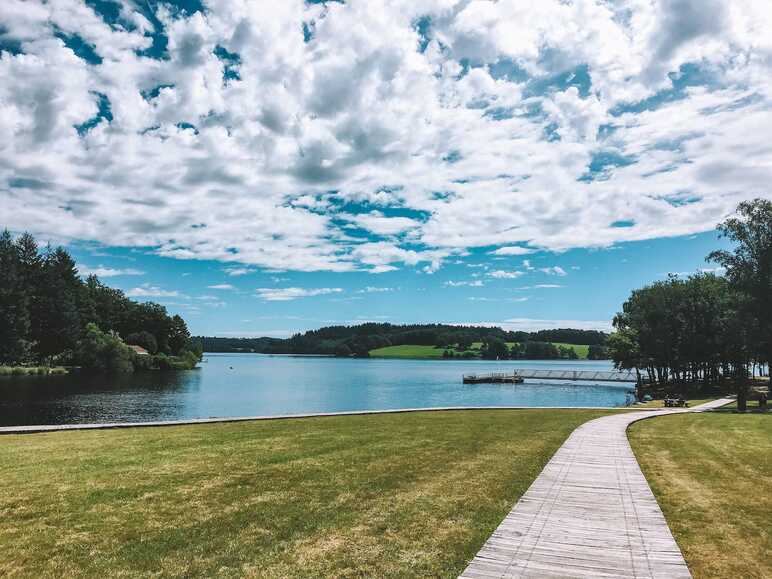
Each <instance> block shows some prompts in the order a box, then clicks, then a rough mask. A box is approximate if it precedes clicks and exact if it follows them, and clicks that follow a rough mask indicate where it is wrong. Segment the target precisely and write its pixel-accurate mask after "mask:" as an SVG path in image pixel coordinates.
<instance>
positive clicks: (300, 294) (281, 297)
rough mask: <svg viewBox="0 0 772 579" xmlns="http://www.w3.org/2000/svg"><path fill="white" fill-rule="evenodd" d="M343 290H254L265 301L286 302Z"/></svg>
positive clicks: (329, 288) (287, 288)
mask: <svg viewBox="0 0 772 579" xmlns="http://www.w3.org/2000/svg"><path fill="white" fill-rule="evenodd" d="M342 291H343V290H342V289H341V288H339V287H323V288H313V289H310V288H301V287H285V288H258V289H256V290H255V292H256V293H257V296H258V297H259V298H260V299H262V300H264V301H267V302H287V301H291V300H296V299H298V298H307V297H312V296H323V295H327V294H337V293H341V292H342Z"/></svg>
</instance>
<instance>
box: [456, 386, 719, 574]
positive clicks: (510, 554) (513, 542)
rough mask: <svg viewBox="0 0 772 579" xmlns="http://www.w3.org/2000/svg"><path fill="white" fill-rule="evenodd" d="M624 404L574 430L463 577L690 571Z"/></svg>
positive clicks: (645, 415)
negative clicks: (630, 437) (633, 443)
mask: <svg viewBox="0 0 772 579" xmlns="http://www.w3.org/2000/svg"><path fill="white" fill-rule="evenodd" d="M728 402H729V400H728V399H723V400H720V401H715V402H710V403H708V404H703V405H701V406H697V407H695V408H686V409H673V410H662V411H654V412H652V411H643V412H625V413H620V414H615V415H613V416H606V417H603V418H598V419H596V420H592V421H590V422H587V423H585V424H583V425H582V426H580V427H579V428H577V429H576V430H574V432H573V433H571V435H570V436H569V437H568V439H567V440H566V441H565V443H563V445H562V446H561V447H560V448H559V449H558V451H557V452H556V453H555V455H554V456H553V457H552V459H551V460H550V461H549V462H548V463H547V466H545V467H544V470H543V471H542V472H541V474H540V475H539V476H538V477H537V478H536V480H535V481H534V482H533V484H531V486H530V488H529V489H528V491H526V493H525V494H524V495H523V496H522V497H521V498H520V500H519V501H518V502H517V504H516V505H515V506H514V508H513V509H512V511H510V513H509V514H508V515H507V517H506V518H505V519H504V521H503V522H502V523H501V525H499V527H498V528H497V529H496V530H495V531H494V533H493V535H491V537H490V538H489V539H488V541H487V542H486V543H485V545H483V547H482V549H480V552H479V553H478V554H477V555H476V556H475V558H474V559H473V560H472V562H471V563H470V564H469V566H468V567H467V568H466V570H465V571H464V572H463V573H462V574H461V577H464V578H466V577H469V578H479V579H483V578H491V577H636V578H637V577H663V578H674V577H691V574H690V573H689V569H688V568H687V566H686V563H685V562H684V558H683V556H682V555H681V551H680V549H679V548H678V545H677V544H676V542H675V540H674V539H673V535H672V534H671V533H670V529H669V528H668V526H667V523H666V522H665V518H664V516H663V515H662V511H661V510H660V508H659V505H658V504H657V501H656V499H655V498H654V495H653V494H652V492H651V489H650V488H649V485H648V483H647V482H646V479H645V478H644V476H643V473H642V472H641V469H640V467H639V466H638V462H637V461H636V460H635V456H634V455H633V451H632V449H631V448H630V444H629V442H628V441H627V434H626V431H627V427H628V425H630V424H631V423H633V422H635V421H637V420H641V419H643V418H650V417H652V416H661V415H663V414H677V413H682V412H694V411H701V410H707V409H710V408H715V407H718V406H722V405H723V404H726V403H728Z"/></svg>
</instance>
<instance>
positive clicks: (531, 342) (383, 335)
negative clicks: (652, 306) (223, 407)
mask: <svg viewBox="0 0 772 579" xmlns="http://www.w3.org/2000/svg"><path fill="white" fill-rule="evenodd" d="M606 338H607V334H605V333H604V332H600V331H595V330H579V329H574V328H564V329H555V330H540V331H538V332H522V331H518V332H513V331H507V330H503V329H502V328H500V327H495V326H493V327H480V326H454V325H449V324H406V325H396V324H378V323H366V324H359V325H354V326H327V327H324V328H319V329H318V330H309V331H307V332H305V333H302V334H296V335H294V336H292V337H291V338H288V339H279V338H268V337H262V338H218V337H207V336H199V337H197V338H196V339H197V340H200V341H201V343H202V344H203V347H204V351H205V352H257V353H263V354H321V355H331V356H358V357H368V356H370V355H374V356H381V355H384V353H385V355H387V356H390V357H394V354H395V353H398V357H418V358H427V357H432V358H434V357H438V358H441V357H444V352H445V350H448V351H449V352H453V353H454V354H456V353H463V352H467V351H471V352H472V353H471V354H470V355H471V356H474V357H478V356H481V357H494V358H495V357H499V358H502V357H507V358H508V357H524V356H529V357H531V358H532V359H533V358H541V359H553V358H561V357H562V358H568V357H572V356H571V355H570V354H568V353H567V351H568V350H571V351H575V352H576V355H577V357H579V358H582V357H591V358H592V357H603V356H601V355H600V352H601V350H602V349H603V345H604V344H605V342H606ZM561 346H562V347H563V350H561V349H560V347H561ZM591 346H592V347H593V348H591ZM513 347H514V348H513ZM395 348H396V349H395ZM384 349H386V350H384Z"/></svg>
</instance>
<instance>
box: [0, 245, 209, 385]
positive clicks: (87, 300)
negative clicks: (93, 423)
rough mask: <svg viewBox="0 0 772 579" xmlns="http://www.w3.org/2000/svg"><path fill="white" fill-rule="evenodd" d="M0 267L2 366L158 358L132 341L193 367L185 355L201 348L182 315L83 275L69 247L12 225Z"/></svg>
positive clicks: (131, 364)
mask: <svg viewBox="0 0 772 579" xmlns="http://www.w3.org/2000/svg"><path fill="white" fill-rule="evenodd" d="M0 271H2V272H3V275H2V278H1V279H0V364H7V365H28V364H41V365H50V364H54V363H56V364H72V365H79V366H82V367H84V368H89V369H94V370H109V371H130V370H132V369H134V368H135V367H138V368H144V367H158V366H159V365H160V364H154V362H155V361H156V359H155V358H154V357H149V356H147V357H145V356H137V355H136V354H135V353H134V352H133V351H131V350H130V349H129V348H128V347H127V346H126V344H136V345H141V346H142V347H144V348H146V349H147V350H148V351H149V352H150V353H151V354H155V353H156V352H158V353H160V354H164V355H166V356H173V357H175V359H174V360H173V362H174V363H175V364H181V363H183V362H184V363H185V364H186V365H188V366H190V364H189V357H187V355H186V353H187V352H190V351H194V352H196V351H198V352H200V347H198V346H197V345H196V344H195V343H194V342H192V341H191V338H190V332H189V331H188V328H187V325H186V324H185V320H183V319H182V318H181V317H180V316H177V315H175V316H170V315H169V313H168V312H167V311H166V308H165V307H163V306H161V305H159V304H155V303H152V302H146V303H137V302H134V301H132V300H130V299H129V298H127V297H126V296H125V295H124V294H123V292H122V291H120V290H117V289H113V288H110V287H107V286H105V285H103V284H102V283H101V282H100V281H99V279H98V278H97V277H96V276H93V275H92V276H89V277H88V278H87V279H86V280H85V281H84V280H82V279H81V278H80V276H79V275H78V270H77V268H76V266H75V262H74V261H73V259H72V257H71V256H70V255H69V253H67V251H65V250H64V249H63V248H61V247H58V248H51V247H48V248H46V249H45V250H44V251H43V252H41V251H40V250H39V249H38V246H37V243H36V242H35V239H34V238H33V237H32V236H31V235H29V234H26V233H25V234H23V235H21V236H19V238H18V239H15V240H14V239H13V238H12V237H11V234H10V233H9V232H8V231H7V230H6V231H4V232H3V233H2V234H0ZM138 358H143V359H142V360H138ZM144 358H147V360H145V359H144Z"/></svg>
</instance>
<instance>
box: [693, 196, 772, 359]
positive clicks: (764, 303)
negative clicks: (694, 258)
mask: <svg viewBox="0 0 772 579" xmlns="http://www.w3.org/2000/svg"><path fill="white" fill-rule="evenodd" d="M718 230H719V231H720V232H721V235H722V236H723V237H726V238H728V239H730V240H732V241H733V242H735V244H736V246H735V248H734V249H733V250H732V251H726V250H718V251H713V252H712V253H710V255H708V257H707V259H708V260H709V261H714V262H716V263H719V264H721V265H722V266H723V267H725V268H726V275H727V277H728V278H729V280H730V281H731V283H732V285H733V286H734V288H735V289H736V290H737V291H738V292H740V293H742V294H744V295H745V296H746V297H747V306H748V307H749V308H750V310H751V312H753V314H754V315H755V316H756V319H757V320H758V324H759V330H760V336H759V337H760V339H761V344H759V349H760V350H761V351H762V352H763V359H764V360H765V361H766V362H767V364H768V365H769V364H772V201H768V200H766V199H754V200H753V201H743V202H742V203H740V204H739V205H738V206H737V216H735V217H730V218H728V219H726V220H725V221H724V222H723V223H720V224H719V225H718Z"/></svg>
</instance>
